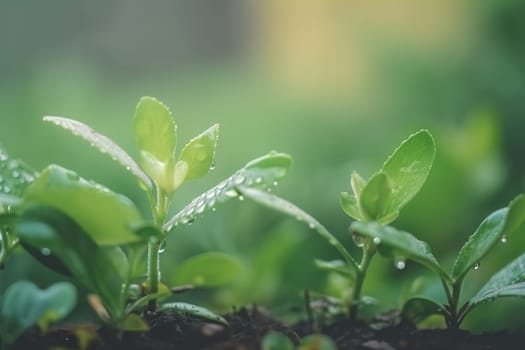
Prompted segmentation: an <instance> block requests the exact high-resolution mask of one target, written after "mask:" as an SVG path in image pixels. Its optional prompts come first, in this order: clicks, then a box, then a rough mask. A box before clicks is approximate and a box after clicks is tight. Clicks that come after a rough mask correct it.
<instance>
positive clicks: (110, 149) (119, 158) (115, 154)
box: [44, 116, 152, 188]
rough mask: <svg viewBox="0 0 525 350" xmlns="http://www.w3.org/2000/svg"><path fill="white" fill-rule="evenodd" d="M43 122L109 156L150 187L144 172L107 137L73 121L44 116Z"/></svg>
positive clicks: (149, 181)
mask: <svg viewBox="0 0 525 350" xmlns="http://www.w3.org/2000/svg"><path fill="white" fill-rule="evenodd" d="M44 121H46V122H51V123H53V124H55V125H58V126H60V127H62V128H64V129H66V130H69V131H71V132H72V133H73V134H74V135H76V136H79V137H81V138H83V139H84V140H86V141H87V142H89V143H90V144H91V145H92V146H93V147H95V148H96V149H98V150H99V151H100V152H102V153H105V154H107V155H109V156H110V157H111V158H112V159H113V160H114V161H116V162H117V163H118V164H120V165H122V166H123V167H124V168H125V169H126V170H127V171H129V172H131V173H132V174H133V175H135V177H137V179H138V180H139V181H140V182H141V183H142V184H144V185H145V186H146V187H147V188H151V187H152V184H151V180H150V179H149V177H148V176H147V175H146V174H145V173H144V171H142V169H141V168H140V167H139V166H138V164H137V163H136V162H135V161H134V160H133V158H131V156H130V155H129V154H128V153H127V152H126V151H124V150H123V149H122V148H121V147H120V146H119V145H117V144H116V143H115V142H114V141H113V140H111V139H110V138H109V137H107V136H105V135H102V134H100V133H98V132H97V131H95V130H93V129H92V128H91V127H90V126H88V125H86V124H84V123H81V122H79V121H77V120H73V119H68V118H63V117H53V116H45V117H44Z"/></svg>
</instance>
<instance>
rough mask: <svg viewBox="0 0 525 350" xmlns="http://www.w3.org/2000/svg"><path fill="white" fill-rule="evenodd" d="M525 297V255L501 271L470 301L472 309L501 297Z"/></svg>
mask: <svg viewBox="0 0 525 350" xmlns="http://www.w3.org/2000/svg"><path fill="white" fill-rule="evenodd" d="M507 296H519V297H523V296H525V254H522V255H520V256H519V257H518V258H516V259H515V260H513V261H512V262H511V263H509V264H508V265H507V266H505V267H504V268H502V269H501V270H499V271H498V272H497V273H496V274H495V275H494V276H492V277H491V278H490V280H489V281H488V282H487V283H486V284H485V285H484V286H483V287H481V289H480V290H479V292H478V293H477V294H476V296H475V297H474V298H472V299H471V300H470V308H473V307H474V306H477V305H479V304H482V303H485V302H488V301H491V300H493V299H495V298H499V297H507Z"/></svg>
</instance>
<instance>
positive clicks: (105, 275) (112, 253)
mask: <svg viewBox="0 0 525 350" xmlns="http://www.w3.org/2000/svg"><path fill="white" fill-rule="evenodd" d="M16 232H17V233H18V236H19V237H20V239H21V240H22V241H23V242H24V243H25V244H28V245H30V246H32V247H33V248H35V249H39V250H40V251H42V252H44V251H45V252H46V253H45V254H49V255H50V254H52V255H54V256H56V257H57V258H58V259H59V260H60V261H61V262H62V263H63V264H64V265H65V266H66V267H67V269H68V270H69V272H71V274H72V275H73V276H74V277H75V279H76V280H77V281H79V282H80V283H82V284H83V285H84V286H85V287H86V288H87V289H88V290H90V291H91V292H94V293H97V294H98V295H99V296H100V298H101V300H102V302H103V304H104V306H105V307H106V309H107V310H108V311H109V312H110V314H111V315H112V316H114V317H115V316H116V315H117V314H119V311H120V310H121V308H122V305H121V300H120V294H121V288H122V285H123V283H124V282H125V277H126V276H127V273H128V266H127V261H126V260H125V256H124V255H123V253H122V250H120V249H119V248H118V247H99V246H97V245H96V244H95V242H94V241H93V239H92V238H91V237H90V236H89V235H88V234H87V233H86V232H84V230H83V229H82V228H81V227H80V226H79V225H78V224H77V223H76V222H74V221H73V220H72V219H71V218H70V217H68V216H66V215H65V214H64V213H62V212H60V211H58V210H56V209H54V208H51V207H32V208H30V209H28V210H26V211H25V212H24V213H23V214H22V216H21V217H20V219H19V220H18V222H17V225H16Z"/></svg>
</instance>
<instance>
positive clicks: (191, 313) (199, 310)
mask: <svg viewBox="0 0 525 350" xmlns="http://www.w3.org/2000/svg"><path fill="white" fill-rule="evenodd" d="M159 310H160V311H175V312H178V313H180V314H182V315H184V316H188V317H197V318H201V319H203V320H206V321H211V322H215V323H219V324H222V325H225V326H227V325H228V321H226V320H225V319H224V318H223V317H221V316H219V315H217V314H215V313H213V312H212V311H210V310H208V309H206V308H204V307H202V306H197V305H192V304H188V303H166V304H163V305H161V306H160V307H159Z"/></svg>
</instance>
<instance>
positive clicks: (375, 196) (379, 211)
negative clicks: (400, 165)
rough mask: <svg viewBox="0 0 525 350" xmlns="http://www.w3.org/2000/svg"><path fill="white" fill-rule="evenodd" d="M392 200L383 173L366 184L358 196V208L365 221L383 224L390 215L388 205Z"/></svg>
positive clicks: (389, 188) (386, 177)
mask: <svg viewBox="0 0 525 350" xmlns="http://www.w3.org/2000/svg"><path fill="white" fill-rule="evenodd" d="M391 198H392V188H391V186H390V181H389V179H388V176H387V175H386V173H384V172H379V173H377V174H375V175H373V176H372V177H371V178H370V180H368V182H367V183H366V185H365V186H364V187H363V190H362V191H361V195H360V196H359V207H360V208H361V213H362V214H363V216H364V218H365V219H366V220H367V221H379V222H381V223H384V224H387V223H388V222H383V220H382V219H383V218H384V217H385V216H387V215H388V214H390V212H389V211H388V210H389V204H390V201H391Z"/></svg>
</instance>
